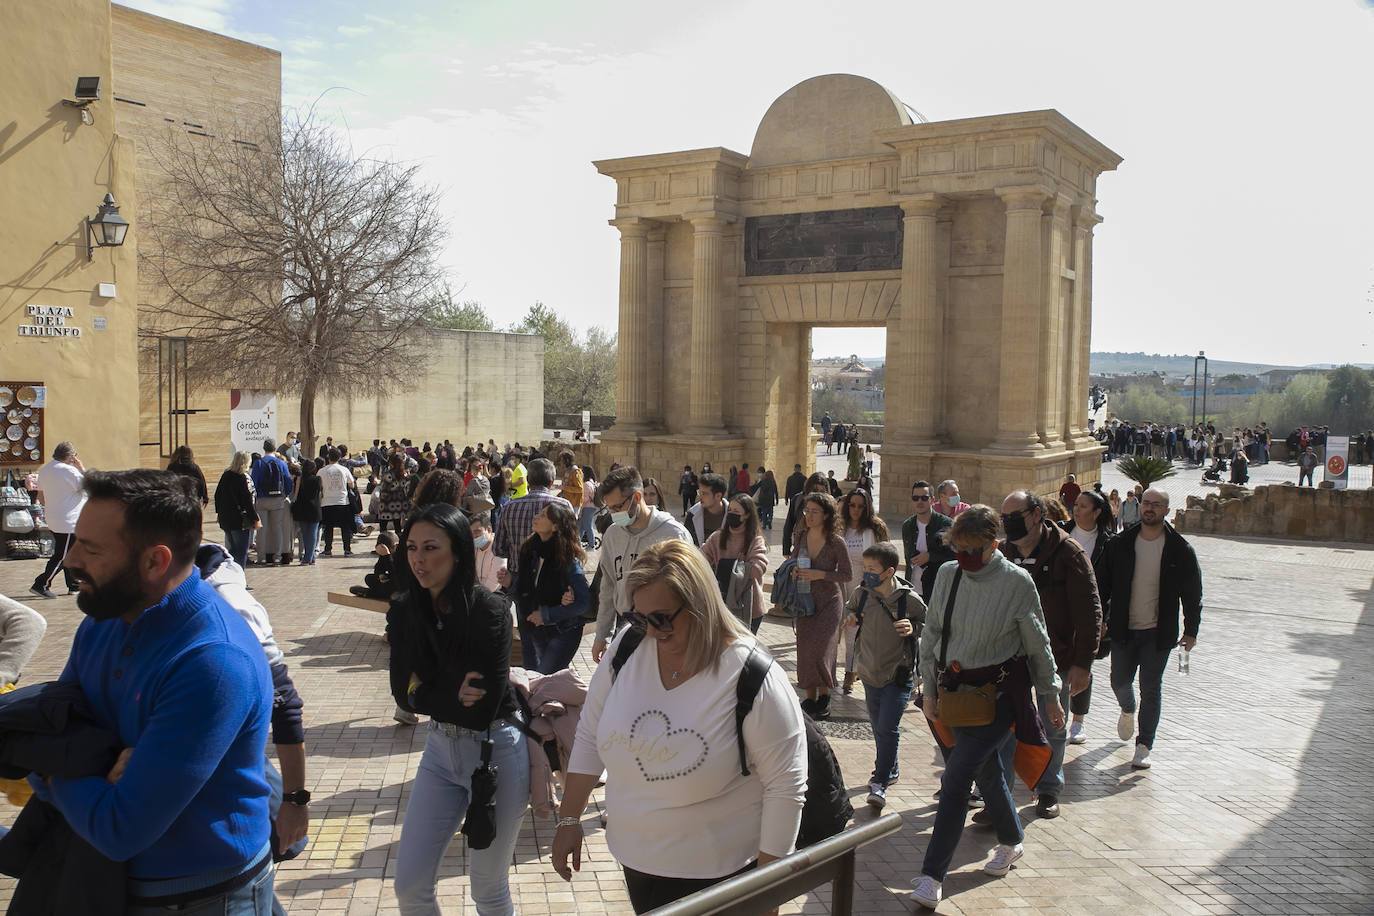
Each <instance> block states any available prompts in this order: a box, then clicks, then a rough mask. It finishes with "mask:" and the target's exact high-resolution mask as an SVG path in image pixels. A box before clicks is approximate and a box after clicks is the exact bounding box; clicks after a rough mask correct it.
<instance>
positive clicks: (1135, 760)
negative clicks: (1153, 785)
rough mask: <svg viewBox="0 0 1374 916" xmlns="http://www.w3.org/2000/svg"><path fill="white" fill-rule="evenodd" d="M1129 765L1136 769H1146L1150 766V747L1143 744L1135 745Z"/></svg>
mask: <svg viewBox="0 0 1374 916" xmlns="http://www.w3.org/2000/svg"><path fill="white" fill-rule="evenodd" d="M1131 766H1132V767H1134V768H1135V769H1137V770H1148V769H1149V768H1150V749H1149V748H1148V747H1146V746H1145V745H1143V744H1137V745H1136V746H1135V756H1134V757H1132V758H1131Z"/></svg>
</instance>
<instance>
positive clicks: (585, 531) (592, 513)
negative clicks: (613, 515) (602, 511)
mask: <svg viewBox="0 0 1374 916" xmlns="http://www.w3.org/2000/svg"><path fill="white" fill-rule="evenodd" d="M595 519H596V506H583V507H582V510H581V512H580V513H579V514H578V516H577V535H578V537H580V538H581V539H582V546H583V547H586V548H588V549H590V548H591V546H592V544H593V543H594V542H595V540H596V528H594V527H593V526H592V522H593V521H594V520H595Z"/></svg>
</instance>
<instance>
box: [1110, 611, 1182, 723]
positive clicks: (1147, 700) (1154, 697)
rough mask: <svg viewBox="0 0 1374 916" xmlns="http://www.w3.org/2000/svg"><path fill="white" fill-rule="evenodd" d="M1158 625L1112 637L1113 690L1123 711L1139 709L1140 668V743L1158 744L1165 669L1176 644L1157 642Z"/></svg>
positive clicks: (1137, 721)
mask: <svg viewBox="0 0 1374 916" xmlns="http://www.w3.org/2000/svg"><path fill="white" fill-rule="evenodd" d="M1157 635H1158V633H1157V631H1155V630H1154V629H1149V630H1128V631H1127V636H1126V639H1125V640H1117V639H1113V640H1112V692H1113V693H1115V694H1116V702H1117V703H1118V704H1120V706H1121V711H1122V712H1129V713H1133V712H1135V709H1136V707H1135V673H1136V670H1137V669H1139V671H1140V715H1139V716H1138V717H1137V719H1136V728H1137V733H1136V739H1135V743H1136V744H1143V745H1145V746H1146V747H1154V745H1155V731H1156V730H1157V729H1158V728H1159V707H1160V703H1161V701H1162V698H1163V694H1164V669H1165V668H1167V667H1168V666H1169V653H1170V652H1171V651H1173V646H1165V647H1164V648H1163V649H1160V648H1158V647H1157V646H1156V645H1155V637H1156V636H1157Z"/></svg>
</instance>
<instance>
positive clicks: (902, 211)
mask: <svg viewBox="0 0 1374 916" xmlns="http://www.w3.org/2000/svg"><path fill="white" fill-rule="evenodd" d="M1120 161H1121V157H1119V156H1117V155H1116V154H1115V153H1113V152H1112V151H1111V150H1110V149H1108V148H1107V147H1105V146H1104V145H1102V144H1101V143H1099V142H1098V141H1097V140H1095V139H1093V138H1092V137H1091V136H1089V135H1088V134H1087V133H1086V132H1084V131H1083V130H1082V129H1080V128H1079V127H1078V126H1076V125H1075V124H1073V123H1072V122H1070V121H1069V120H1068V119H1067V118H1065V117H1064V116H1063V115H1061V114H1060V113H1059V112H1057V111H1053V110H1046V111H1028V112H1020V113H1016V114H1006V115H994V116H991V117H979V118H966V119H962V120H955V121H941V122H931V123H917V122H914V121H913V119H912V117H911V116H910V114H909V113H908V109H907V108H906V107H905V106H904V105H903V104H902V103H901V102H900V101H899V100H898V99H897V98H896V97H895V96H893V95H892V94H891V93H890V92H888V91H887V90H886V89H884V88H883V87H882V86H879V85H878V84H877V83H874V82H872V81H871V80H868V79H864V78H862V77H858V76H849V75H830V76H820V77H815V78H813V79H809V80H806V81H805V82H803V83H800V84H798V85H797V86H794V87H793V88H792V89H790V90H788V91H787V92H786V93H784V94H783V95H782V96H781V97H779V98H778V99H777V101H775V102H774V103H773V105H772V106H771V107H770V108H769V109H768V113H767V114H766V115H764V118H763V121H762V122H761V123H760V125H759V128H758V132H757V134H756V135H755V137H754V144H753V148H752V149H751V150H750V153H749V155H748V156H745V155H742V154H740V153H737V152H734V151H732V150H728V149H724V148H722V147H709V148H705V149H695V150H684V151H681V152H673V153H659V154H655V155H648V156H634V157H630V158H625V159H610V160H604V161H601V162H597V163H596V167H597V169H598V171H600V172H601V173H602V174H603V175H607V176H610V177H612V178H614V179H615V182H616V218H615V219H614V220H612V221H611V223H612V225H614V226H616V227H617V228H618V229H619V230H620V237H621V255H620V346H619V367H618V369H619V387H618V396H617V419H616V424H615V426H614V427H613V428H612V429H611V430H608V431H607V432H606V433H605V435H604V437H603V440H602V441H603V448H602V450H601V454H602V455H603V456H604V457H605V460H607V461H611V460H619V461H623V462H632V463H634V464H636V465H638V466H639V467H640V469H641V470H642V471H643V472H644V473H646V474H652V475H654V476H657V477H658V478H659V479H660V480H662V481H664V483H665V484H668V483H671V482H672V481H675V480H676V479H677V476H678V474H679V473H680V472H681V469H682V466H683V465H684V464H691V465H692V466H693V467H699V466H700V464H701V462H702V461H710V462H711V463H712V465H713V466H714V467H716V468H717V469H720V468H724V467H727V466H729V465H730V464H731V463H738V462H740V461H749V462H750V463H751V464H754V463H762V464H764V465H765V466H767V467H770V468H774V469H779V470H781V471H782V472H783V473H781V474H779V481H780V482H781V478H782V477H784V476H786V474H787V473H790V472H791V469H792V465H793V464H794V463H795V462H801V464H802V465H803V467H805V468H806V469H808V470H810V469H811V467H812V466H813V465H814V463H815V458H814V456H815V444H814V443H815V434H814V433H813V432H812V429H811V425H810V423H809V417H810V397H811V393H810V379H809V374H808V362H809V359H810V336H811V335H810V330H811V328H813V327H823V326H854V325H869V326H879V325H885V326H886V327H887V367H888V368H887V397H886V411H887V412H886V427H885V430H884V444H883V449H882V452H883V467H882V471H883V473H882V477H881V498H882V505H883V508H884V509H885V510H886V512H885V514H889V515H892V516H900V515H901V514H903V513H905V512H907V511H908V509H907V507H908V504H909V501H908V500H907V493H908V490H909V487H910V484H911V483H912V482H913V481H915V480H918V479H920V478H926V479H930V480H936V481H938V480H940V479H943V478H946V477H955V478H958V479H959V481H960V486H961V489H962V492H963V494H964V495H965V498H968V497H969V496H972V497H974V498H976V499H978V500H982V501H992V500H1000V499H1001V497H1002V495H1004V494H1005V493H1006V492H1007V491H1009V490H1011V489H1013V488H1014V487H1016V486H1026V485H1030V486H1035V487H1037V488H1040V489H1042V490H1050V491H1053V490H1057V488H1058V485H1059V482H1060V480H1061V479H1062V477H1063V475H1064V474H1065V473H1069V472H1073V473H1077V474H1078V475H1079V477H1080V480H1095V479H1097V478H1098V474H1099V469H1100V461H1101V458H1100V449H1099V448H1098V446H1097V445H1096V443H1095V442H1094V441H1093V439H1092V438H1091V437H1090V436H1089V434H1088V431H1087V418H1086V405H1087V397H1088V338H1089V328H1090V325H1091V320H1092V235H1093V227H1094V226H1095V225H1096V224H1097V223H1098V222H1099V217H1098V215H1097V210H1096V203H1097V202H1096V197H1095V189H1096V182H1097V176H1098V175H1099V174H1100V173H1101V172H1103V171H1107V170H1111V169H1114V168H1115V167H1116V166H1117V165H1118V164H1119V163H1120Z"/></svg>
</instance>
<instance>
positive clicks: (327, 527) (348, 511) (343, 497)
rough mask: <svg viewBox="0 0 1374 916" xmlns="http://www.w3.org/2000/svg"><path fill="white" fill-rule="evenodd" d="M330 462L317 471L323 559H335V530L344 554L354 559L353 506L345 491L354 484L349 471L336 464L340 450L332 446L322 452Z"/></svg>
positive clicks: (354, 485)
mask: <svg viewBox="0 0 1374 916" xmlns="http://www.w3.org/2000/svg"><path fill="white" fill-rule="evenodd" d="M325 460H327V461H328V462H329V463H328V464H326V465H325V466H324V467H322V468H320V483H321V485H322V486H323V488H324V492H323V494H322V495H321V497H320V524H321V527H322V528H323V530H324V550H322V551H320V556H322V557H332V556H334V529H335V528H338V529H339V533H340V534H341V535H342V536H343V555H344V556H346V557H351V556H353V507H352V506H351V505H350V504H349V499H348V491H349V489H350V488H354V487H356V486H357V485H356V484H355V483H354V482H353V475H352V474H351V473H349V471H348V469H347V468H345V467H344V466H343V465H341V464H339V450H338V449H336V448H333V447H331V448H330V449H329V451H327V452H325Z"/></svg>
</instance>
